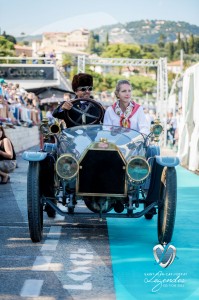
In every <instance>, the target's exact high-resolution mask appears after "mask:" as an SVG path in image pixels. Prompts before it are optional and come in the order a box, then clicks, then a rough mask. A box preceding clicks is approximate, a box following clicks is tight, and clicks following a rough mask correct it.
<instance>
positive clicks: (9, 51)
mask: <svg viewBox="0 0 199 300" xmlns="http://www.w3.org/2000/svg"><path fill="white" fill-rule="evenodd" d="M13 54H14V44H13V43H12V42H9V41H8V40H7V39H6V38H5V37H4V36H0V56H13Z"/></svg>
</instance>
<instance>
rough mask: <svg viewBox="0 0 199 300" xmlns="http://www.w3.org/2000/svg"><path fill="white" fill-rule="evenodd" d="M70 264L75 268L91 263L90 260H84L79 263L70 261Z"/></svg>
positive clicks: (78, 261)
mask: <svg viewBox="0 0 199 300" xmlns="http://www.w3.org/2000/svg"><path fill="white" fill-rule="evenodd" d="M71 262H72V263H73V264H74V265H75V266H85V265H88V264H90V263H91V261H90V260H85V261H80V260H74V259H71Z"/></svg>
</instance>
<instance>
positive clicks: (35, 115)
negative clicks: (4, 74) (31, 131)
mask: <svg viewBox="0 0 199 300" xmlns="http://www.w3.org/2000/svg"><path fill="white" fill-rule="evenodd" d="M41 118H42V115H41V111H40V109H39V99H38V97H37V96H36V95H35V94H34V93H32V92H27V91H26V90H24V89H23V88H21V87H20V85H19V84H14V83H11V82H9V83H7V82H6V81H5V80H4V79H0V122H1V123H2V124H3V125H5V126H8V127H12V128H15V126H26V127H32V126H34V125H38V124H39V123H40V121H41Z"/></svg>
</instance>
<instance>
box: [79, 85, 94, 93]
mask: <svg viewBox="0 0 199 300" xmlns="http://www.w3.org/2000/svg"><path fill="white" fill-rule="evenodd" d="M77 90H78V91H81V92H86V91H89V92H91V91H92V90H93V87H92V86H80V87H78V88H77Z"/></svg>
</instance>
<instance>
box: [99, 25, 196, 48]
mask: <svg viewBox="0 0 199 300" xmlns="http://www.w3.org/2000/svg"><path fill="white" fill-rule="evenodd" d="M93 31H94V33H95V34H99V37H100V41H101V42H103V41H105V38H106V35H107V32H108V34H109V41H110V42H113V43H127V44H130V43H138V44H148V43H149V44H156V43H157V42H158V39H159V37H160V35H161V34H163V35H164V36H165V42H171V41H175V40H176V38H177V35H178V33H179V32H180V34H181V38H185V37H189V36H190V35H191V34H193V35H194V36H199V26H197V25H191V24H189V23H186V22H174V21H164V20H140V21H133V22H128V23H125V24H121V23H118V24H114V25H107V26H102V27H99V28H96V29H94V30H93Z"/></svg>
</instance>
